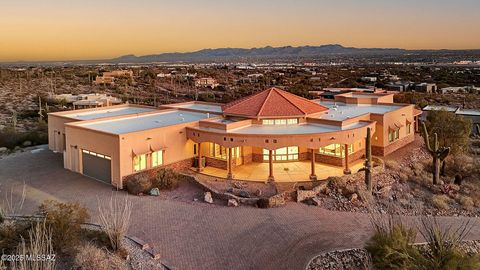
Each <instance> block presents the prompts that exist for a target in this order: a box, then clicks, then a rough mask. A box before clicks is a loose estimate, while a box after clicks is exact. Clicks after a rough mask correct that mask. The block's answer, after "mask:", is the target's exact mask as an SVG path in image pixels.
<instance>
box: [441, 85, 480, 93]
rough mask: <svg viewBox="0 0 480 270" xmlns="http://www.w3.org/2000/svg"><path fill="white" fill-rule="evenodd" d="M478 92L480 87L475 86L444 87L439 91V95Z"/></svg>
mask: <svg viewBox="0 0 480 270" xmlns="http://www.w3.org/2000/svg"><path fill="white" fill-rule="evenodd" d="M471 91H473V92H480V87H475V86H463V87H445V88H442V89H440V93H442V94H446V93H459V92H460V93H465V92H471Z"/></svg>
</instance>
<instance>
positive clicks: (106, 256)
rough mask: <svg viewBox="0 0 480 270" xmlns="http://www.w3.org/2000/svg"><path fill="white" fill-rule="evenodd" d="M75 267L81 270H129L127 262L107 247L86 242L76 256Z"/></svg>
mask: <svg viewBox="0 0 480 270" xmlns="http://www.w3.org/2000/svg"><path fill="white" fill-rule="evenodd" d="M74 264H75V269H79V270H110V269H114V270H127V269H128V266H127V263H126V262H125V261H124V260H122V259H121V258H120V257H118V256H116V255H115V254H113V253H111V252H109V251H108V250H107V249H105V248H98V247H96V246H95V245H93V244H92V243H88V242H87V243H84V244H83V245H82V246H80V247H79V248H78V252H77V253H76V254H75V258H74Z"/></svg>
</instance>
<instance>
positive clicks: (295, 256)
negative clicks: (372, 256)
mask: <svg viewBox="0 0 480 270" xmlns="http://www.w3.org/2000/svg"><path fill="white" fill-rule="evenodd" d="M23 182H25V184H26V185H27V200H26V203H25V207H24V210H23V211H24V213H25V214H29V213H32V212H33V211H34V210H35V209H36V207H37V206H38V204H39V203H40V202H41V201H43V200H44V199H57V200H61V201H77V202H80V203H81V204H83V205H84V206H86V207H87V208H89V209H90V211H91V213H92V218H93V220H92V221H93V222H95V221H96V213H97V207H98V206H97V204H98V202H99V198H100V200H101V199H102V198H108V197H109V196H110V195H111V194H112V192H114V191H112V188H111V187H110V186H108V185H105V184H103V183H100V182H97V181H95V180H92V179H89V178H87V177H84V176H82V175H79V174H76V173H73V172H70V171H67V170H65V169H63V168H62V157H61V155H60V154H53V153H51V152H50V151H48V150H44V151H40V152H37V153H31V152H25V153H21V154H17V155H16V156H10V157H7V158H4V159H1V160H0V191H1V192H2V193H4V192H6V191H10V190H11V189H12V187H14V189H13V190H14V192H15V193H16V194H18V193H19V192H20V190H21V186H22V183H23ZM120 193H121V194H122V195H123V194H125V193H124V192H120ZM200 195H201V192H200V191H199V190H197V189H196V188H195V187H192V186H182V187H180V189H179V190H176V191H173V192H169V193H166V194H162V196H161V197H147V196H145V197H133V196H132V197H130V198H131V200H132V201H133V204H134V212H133V216H132V225H131V227H130V230H129V234H130V235H132V236H136V237H139V238H142V239H144V240H146V241H147V242H150V243H153V245H154V247H155V249H157V250H158V251H159V252H160V254H161V259H162V260H163V261H164V262H165V263H166V264H167V265H168V266H170V267H172V268H173V269H305V266H306V264H307V263H308V261H309V260H310V259H311V258H312V257H313V256H315V255H316V254H318V253H320V252H324V251H330V250H334V249H341V248H353V247H361V246H363V244H364V243H365V241H366V240H367V239H368V237H369V236H370V233H371V229H370V224H369V217H368V216H367V215H365V214H358V213H348V212H333V211H327V210H324V209H322V208H320V207H312V206H306V205H303V204H297V203H289V204H287V205H286V206H285V207H280V208H275V209H257V208H253V207H246V206H241V207H237V208H229V207H225V206H222V205H218V204H217V205H208V204H205V203H202V202H201V200H200V201H198V202H194V201H193V198H194V196H196V197H200ZM2 198H3V195H2ZM0 200H1V199H0ZM404 220H407V221H408V220H411V218H408V217H406V218H404ZM461 220H462V219H461V218H441V219H440V221H441V223H442V224H445V225H448V224H450V223H452V222H454V223H460V222H461ZM479 237H480V229H479V226H476V227H475V228H474V229H473V230H472V233H471V235H470V237H469V238H471V239H480V238H479Z"/></svg>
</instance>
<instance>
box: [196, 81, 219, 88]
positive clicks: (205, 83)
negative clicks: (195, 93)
mask: <svg viewBox="0 0 480 270" xmlns="http://www.w3.org/2000/svg"><path fill="white" fill-rule="evenodd" d="M219 85H220V84H218V83H217V80H215V79H213V78H199V79H196V80H195V87H209V88H212V89H213V88H215V87H217V86H219Z"/></svg>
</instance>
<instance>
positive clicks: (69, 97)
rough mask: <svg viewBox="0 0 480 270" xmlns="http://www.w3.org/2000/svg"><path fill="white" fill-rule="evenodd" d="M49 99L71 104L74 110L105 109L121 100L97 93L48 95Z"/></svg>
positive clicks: (119, 102)
mask: <svg viewBox="0 0 480 270" xmlns="http://www.w3.org/2000/svg"><path fill="white" fill-rule="evenodd" d="M50 98H51V99H53V100H57V101H64V102H65V103H67V104H72V105H73V109H74V110H75V109H81V108H95V107H105V106H111V105H118V104H121V103H122V100H121V99H119V98H116V97H112V96H108V95H107V94H98V93H93V94H79V95H73V94H58V95H55V94H50Z"/></svg>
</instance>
